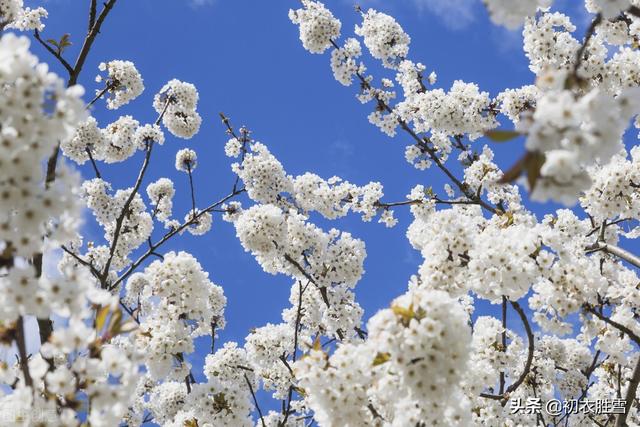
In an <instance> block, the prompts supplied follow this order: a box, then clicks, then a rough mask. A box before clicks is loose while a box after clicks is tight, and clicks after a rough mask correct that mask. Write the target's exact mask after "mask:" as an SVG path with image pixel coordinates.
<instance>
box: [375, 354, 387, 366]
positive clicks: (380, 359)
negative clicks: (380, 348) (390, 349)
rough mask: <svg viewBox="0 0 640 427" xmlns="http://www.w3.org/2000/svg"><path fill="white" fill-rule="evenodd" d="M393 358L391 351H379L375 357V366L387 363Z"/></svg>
mask: <svg viewBox="0 0 640 427" xmlns="http://www.w3.org/2000/svg"><path fill="white" fill-rule="evenodd" d="M389 360H391V354H389V353H378V354H376V357H375V358H374V359H373V366H378V365H382V364H383V363H387V362H388V361H389Z"/></svg>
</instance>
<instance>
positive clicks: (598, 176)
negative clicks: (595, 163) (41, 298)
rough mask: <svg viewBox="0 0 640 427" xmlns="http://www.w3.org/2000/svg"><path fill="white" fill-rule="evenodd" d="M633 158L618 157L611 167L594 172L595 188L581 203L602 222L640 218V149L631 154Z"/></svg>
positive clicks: (596, 168)
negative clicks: (609, 219) (639, 187)
mask: <svg viewBox="0 0 640 427" xmlns="http://www.w3.org/2000/svg"><path fill="white" fill-rule="evenodd" d="M630 154H631V158H630V159H627V158H625V156H624V155H623V154H619V155H616V156H615V157H614V158H613V159H612V160H611V161H610V162H609V163H608V164H606V165H604V166H602V167H595V168H593V173H592V174H591V176H592V178H593V184H592V185H591V187H590V188H589V189H588V190H587V191H586V192H585V193H584V195H583V196H582V197H581V199H580V201H581V204H582V206H583V207H584V209H585V211H586V212H588V213H589V214H590V215H591V216H593V217H594V218H596V219H597V220H598V221H602V220H605V219H607V218H611V219H617V218H620V219H623V218H638V217H639V216H640V199H639V197H640V194H638V189H637V188H636V184H637V183H638V182H640V168H639V167H638V162H640V149H639V148H638V147H634V148H633V149H632V150H631V153H630Z"/></svg>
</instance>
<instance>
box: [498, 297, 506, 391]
mask: <svg viewBox="0 0 640 427" xmlns="http://www.w3.org/2000/svg"><path fill="white" fill-rule="evenodd" d="M502 351H503V352H506V351H507V297H505V296H504V295H503V296H502ZM499 381H500V394H504V370H501V371H500V380H499Z"/></svg>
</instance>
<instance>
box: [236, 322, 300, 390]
mask: <svg viewBox="0 0 640 427" xmlns="http://www.w3.org/2000/svg"><path fill="white" fill-rule="evenodd" d="M293 334H294V330H293V328H291V326H290V325H288V324H286V323H281V324H279V325H272V324H271V323H268V324H266V325H265V326H262V327H260V328H256V329H254V330H253V331H251V334H250V335H249V336H247V338H246V340H245V341H246V342H245V345H244V348H245V351H246V354H247V355H246V357H247V360H248V361H249V363H250V364H251V366H253V367H254V369H255V374H256V375H257V376H258V377H260V378H262V381H263V384H264V389H265V390H273V398H274V399H286V397H287V393H288V391H289V386H290V385H291V384H292V375H291V373H290V372H289V369H288V368H287V366H286V365H285V364H284V363H283V362H282V360H281V358H284V359H285V360H286V359H288V358H289V356H290V355H292V354H293V352H294V351H295V349H294V346H293Z"/></svg>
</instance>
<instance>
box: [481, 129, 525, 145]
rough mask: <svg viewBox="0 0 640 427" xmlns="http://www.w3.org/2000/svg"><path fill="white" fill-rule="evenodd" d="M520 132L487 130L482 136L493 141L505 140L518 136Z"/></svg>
mask: <svg viewBox="0 0 640 427" xmlns="http://www.w3.org/2000/svg"><path fill="white" fill-rule="evenodd" d="M520 135H521V134H520V133H519V132H516V131H515V130H500V129H496V130H489V131H487V132H485V133H484V136H486V137H487V138H489V139H490V140H492V141H493V142H507V141H511V140H512V139H515V138H517V137H519V136H520Z"/></svg>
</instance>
